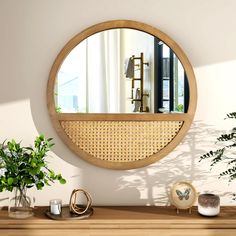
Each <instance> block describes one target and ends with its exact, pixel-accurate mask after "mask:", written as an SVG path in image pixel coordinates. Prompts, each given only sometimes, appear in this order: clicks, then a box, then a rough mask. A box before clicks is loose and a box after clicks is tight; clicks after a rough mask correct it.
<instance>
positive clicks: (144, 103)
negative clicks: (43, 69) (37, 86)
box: [47, 20, 196, 169]
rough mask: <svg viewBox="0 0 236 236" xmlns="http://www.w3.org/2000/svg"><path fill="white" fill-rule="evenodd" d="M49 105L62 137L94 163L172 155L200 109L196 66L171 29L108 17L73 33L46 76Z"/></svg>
mask: <svg viewBox="0 0 236 236" xmlns="http://www.w3.org/2000/svg"><path fill="white" fill-rule="evenodd" d="M47 94H48V108H49V113H50V116H51V118H52V121H53V124H54V126H55V128H56V130H57V131H58V134H59V135H60V137H61V138H62V139H63V141H64V142H65V143H66V144H67V145H68V146H69V147H70V149H72V150H73V151H74V152H75V153H76V154H78V156H79V157H81V158H83V159H85V160H86V161H89V162H90V163H93V164H95V165H98V166H101V167H107V168H113V169H130V168H138V167H141V166H145V165H148V164H150V163H152V162H154V161H156V160H159V159H160V158H162V157H164V156H165V155H166V154H167V153H168V152H170V151H171V150H172V149H173V148H174V147H175V146H176V145H177V144H178V143H179V142H180V141H181V139H182V138H183V137H184V135H185V133H186V132H187V130H188V129H189V127H190V124H191V122H192V119H193V116H194V112H195V109H196V84H195V77H194V73H193V70H192V67H191V65H190V63H189V61H188V59H187V57H186V56H185V54H184V53H183V51H182V50H181V48H180V47H179V46H178V45H177V44H176V43H175V42H174V41H173V40H172V39H170V38H169V37H168V36H167V35H166V34H164V33H163V32H161V31H159V30H157V29H156V28H153V27H151V26H149V25H146V24H143V23H139V22H134V21H125V20H118V21H109V22H104V23H100V24H98V25H95V26H92V27H90V28H88V29H86V30H85V31H83V32H81V33H80V34H78V35H76V36H75V37H74V38H72V39H71V40H70V41H69V42H68V43H67V44H66V45H65V47H64V48H63V49H62V51H61V52H60V53H59V55H58V56H57V58H56V60H55V62H54V64H53V66H52V69H51V72H50V76H49V81H48V92H47Z"/></svg>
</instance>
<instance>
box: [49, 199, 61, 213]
mask: <svg viewBox="0 0 236 236" xmlns="http://www.w3.org/2000/svg"><path fill="white" fill-rule="evenodd" d="M49 205H50V213H51V214H53V215H60V214H61V208H62V200H61V199H52V200H50V202H49Z"/></svg>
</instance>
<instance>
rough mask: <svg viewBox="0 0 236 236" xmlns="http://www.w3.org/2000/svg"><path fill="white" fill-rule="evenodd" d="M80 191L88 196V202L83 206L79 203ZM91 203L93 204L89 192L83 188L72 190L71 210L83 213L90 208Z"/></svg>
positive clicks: (79, 213)
mask: <svg viewBox="0 0 236 236" xmlns="http://www.w3.org/2000/svg"><path fill="white" fill-rule="evenodd" d="M79 193H82V194H83V195H84V196H85V197H86V200H87V203H86V205H85V206H81V205H80V204H78V195H79ZM91 205H92V198H91V196H90V194H89V193H88V192H86V191H85V190H83V189H74V190H73V191H72V193H71V196H70V204H69V207H70V211H71V212H72V213H75V214H77V215H82V214H84V213H86V212H87V211H88V210H89V208H90V207H91Z"/></svg>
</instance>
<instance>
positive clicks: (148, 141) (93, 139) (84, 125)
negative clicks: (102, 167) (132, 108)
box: [61, 121, 183, 162]
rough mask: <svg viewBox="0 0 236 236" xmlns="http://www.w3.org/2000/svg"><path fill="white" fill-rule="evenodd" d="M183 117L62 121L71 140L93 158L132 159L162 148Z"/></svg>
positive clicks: (177, 128)
mask: <svg viewBox="0 0 236 236" xmlns="http://www.w3.org/2000/svg"><path fill="white" fill-rule="evenodd" d="M182 125H183V121H61V126H62V128H63V129H64V131H65V132H66V134H67V136H68V137H69V138H70V139H71V141H72V142H73V143H74V144H75V145H76V146H77V147H78V148H79V149H81V150H83V151H85V152H87V153H89V154H90V155H92V156H93V157H94V158H98V159H101V160H106V161H112V162H131V161H137V160H141V159H145V158H147V157H150V156H151V155H153V154H155V153H157V152H159V151H160V150H161V149H163V148H164V147H165V146H166V145H167V144H168V143H170V142H171V141H172V140H173V139H174V137H175V136H176V135H177V133H178V132H179V130H180V129H181V127H182Z"/></svg>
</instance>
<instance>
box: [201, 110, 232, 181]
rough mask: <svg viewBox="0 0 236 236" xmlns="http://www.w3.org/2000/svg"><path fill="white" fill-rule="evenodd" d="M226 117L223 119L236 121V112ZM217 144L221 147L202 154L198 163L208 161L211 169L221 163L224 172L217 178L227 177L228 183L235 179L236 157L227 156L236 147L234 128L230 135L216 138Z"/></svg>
mask: <svg viewBox="0 0 236 236" xmlns="http://www.w3.org/2000/svg"><path fill="white" fill-rule="evenodd" d="M226 116H227V117H226V118H225V119H236V112H232V113H229V114H227V115H226ZM217 143H221V144H222V146H223V147H222V148H219V149H217V150H215V151H212V150H211V151H209V152H207V153H205V154H203V155H202V156H200V160H199V161H202V160H205V159H210V160H211V164H210V165H211V166H212V167H213V166H215V165H216V164H219V163H222V162H223V163H224V164H226V166H227V167H226V170H225V171H223V172H221V173H220V174H219V178H220V177H222V176H227V177H228V178H229V181H232V180H234V179H235V178H236V156H229V155H228V154H229V153H230V154H231V153H232V151H233V150H234V148H235V147H236V128H235V127H234V128H232V130H231V132H230V133H227V134H221V135H220V136H219V137H218V138H217Z"/></svg>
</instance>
